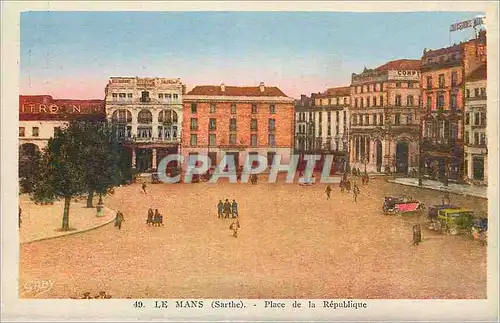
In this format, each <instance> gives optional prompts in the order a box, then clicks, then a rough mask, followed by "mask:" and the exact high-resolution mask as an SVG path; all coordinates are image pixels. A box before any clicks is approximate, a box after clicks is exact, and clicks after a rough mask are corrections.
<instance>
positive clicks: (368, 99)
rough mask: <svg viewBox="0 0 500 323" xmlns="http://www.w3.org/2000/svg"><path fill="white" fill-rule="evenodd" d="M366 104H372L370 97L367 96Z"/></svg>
mask: <svg viewBox="0 0 500 323" xmlns="http://www.w3.org/2000/svg"><path fill="white" fill-rule="evenodd" d="M366 106H367V107H369V106H370V97H367V98H366Z"/></svg>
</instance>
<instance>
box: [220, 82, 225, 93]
mask: <svg viewBox="0 0 500 323" xmlns="http://www.w3.org/2000/svg"><path fill="white" fill-rule="evenodd" d="M220 90H221V91H222V92H226V86H225V85H224V83H222V84H221V85H220Z"/></svg>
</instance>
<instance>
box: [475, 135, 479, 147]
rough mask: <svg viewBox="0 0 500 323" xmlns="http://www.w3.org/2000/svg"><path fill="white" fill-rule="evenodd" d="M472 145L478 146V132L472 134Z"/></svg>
mask: <svg viewBox="0 0 500 323" xmlns="http://www.w3.org/2000/svg"><path fill="white" fill-rule="evenodd" d="M474 145H479V132H474Z"/></svg>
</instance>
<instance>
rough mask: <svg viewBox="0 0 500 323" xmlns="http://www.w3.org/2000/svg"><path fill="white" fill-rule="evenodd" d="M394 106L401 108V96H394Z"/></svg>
mask: <svg viewBox="0 0 500 323" xmlns="http://www.w3.org/2000/svg"><path fill="white" fill-rule="evenodd" d="M395 105H396V106H397V107H400V106H401V95H399V94H398V95H396V102H395Z"/></svg>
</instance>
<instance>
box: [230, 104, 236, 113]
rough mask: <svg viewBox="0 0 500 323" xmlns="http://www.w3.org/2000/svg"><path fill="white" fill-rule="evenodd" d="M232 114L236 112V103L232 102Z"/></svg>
mask: <svg viewBox="0 0 500 323" xmlns="http://www.w3.org/2000/svg"><path fill="white" fill-rule="evenodd" d="M231 114H236V103H231Z"/></svg>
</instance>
